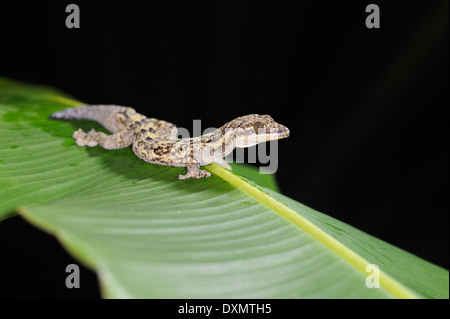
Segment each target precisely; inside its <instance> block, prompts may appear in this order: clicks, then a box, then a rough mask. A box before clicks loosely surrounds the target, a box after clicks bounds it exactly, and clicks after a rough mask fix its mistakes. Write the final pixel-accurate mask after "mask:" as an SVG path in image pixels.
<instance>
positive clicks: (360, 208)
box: [0, 0, 449, 297]
mask: <svg viewBox="0 0 450 319" xmlns="http://www.w3.org/2000/svg"><path fill="white" fill-rule="evenodd" d="M73 2H75V3H77V4H78V5H79V7H80V12H81V15H80V17H81V28H80V29H67V28H66V26H65V20H66V17H67V15H68V13H66V12H65V8H66V6H67V5H68V4H69V3H71V2H65V1H59V3H56V2H55V3H49V2H45V1H34V2H29V3H28V2H14V4H13V3H12V2H11V3H8V2H2V3H1V4H0V28H1V29H0V30H1V37H0V76H6V77H10V78H12V79H16V80H21V81H26V82H32V83H39V84H46V85H51V86H53V87H56V88H59V89H61V90H62V91H64V92H66V93H68V94H70V95H71V96H73V97H75V98H77V99H78V100H81V101H83V102H86V103H89V104H97V103H101V104H119V105H126V106H131V107H134V108H135V109H136V110H138V111H139V112H141V113H143V114H146V115H149V116H151V117H156V118H160V119H165V120H168V121H170V122H173V123H176V124H177V125H178V126H180V127H185V128H188V129H189V130H191V131H192V120H193V119H201V120H202V128H203V129H205V128H207V127H211V126H213V127H218V126H220V125H222V124H223V123H225V122H226V121H228V120H231V119H233V118H234V117H237V116H241V115H244V114H250V113H259V114H270V115H272V117H273V118H274V119H275V120H277V121H278V122H280V123H282V124H285V125H286V126H287V127H289V129H290V131H291V136H290V137H289V138H288V139H285V140H281V141H280V142H279V145H278V146H279V159H278V171H277V173H276V178H277V181H278V183H279V186H280V188H281V191H282V193H284V194H285V195H287V196H289V197H291V198H293V199H295V200H297V201H299V202H301V203H304V204H306V205H308V206H310V207H312V208H314V209H317V210H319V211H321V212H324V213H326V214H328V215H331V216H333V217H335V218H337V219H340V220H342V221H344V222H346V223H348V224H351V225H353V226H355V227H357V228H359V229H361V230H363V231H365V232H367V233H370V234H372V235H374V236H376V237H378V238H381V239H383V240H385V241H387V242H389V243H392V244H394V245H396V246H399V247H401V248H403V249H405V250H407V251H410V252H412V253H414V254H416V255H418V256H420V257H422V258H424V259H426V260H429V261H431V262H433V263H436V264H438V265H441V266H443V267H446V268H448V260H449V258H448V257H449V237H448V229H449V218H448V212H449V205H448V204H449V197H448V194H449V164H448V163H449V162H448V160H449V138H448V133H449V132H448V131H449V107H448V102H449V101H448V99H449V98H448V97H449V96H448V86H449V72H448V70H449V50H448V49H449V41H448V39H449V38H448V32H449V28H448V12H449V8H448V1H446V0H444V1H420V2H417V1H395V2H394V1H391V2H387V1H386V2H384V1H377V2H375V3H376V4H378V5H379V6H380V11H381V28H380V29H368V28H366V26H365V19H366V16H367V13H366V12H365V8H366V6H367V5H368V4H369V3H371V2H365V1H352V2H351V1H333V2H332V1H327V2H324V1H295V2H294V1H293V2H278V1H277V2H275V1H271V2H269V1H267V2H266V1H257V2H256V1H255V2H245V1H236V2H232V1H221V2H216V1H214V2H213V1H207V2H195V3H191V2H172V1H158V2H150V1H145V2H144V1H136V2H131V1H123V2H112V1H107V2H106V1H105V2H103V1H102V2H97V1H96V2H95V3H94V2H93V1H90V2H84V1H73ZM0 227H1V230H0V240H1V242H2V244H3V245H2V253H1V256H2V257H1V277H2V278H1V279H0V283H1V284H0V286H1V288H0V290H1V294H2V295H4V296H6V297H97V296H98V287H97V282H96V279H95V276H94V274H92V273H91V272H90V271H88V270H87V269H85V268H83V269H82V273H83V274H82V287H83V288H84V289H79V290H78V291H75V290H68V289H66V288H65V285H64V279H65V276H66V275H67V274H65V273H64V270H65V265H67V264H69V263H78V262H76V261H74V260H73V259H72V258H71V257H70V256H69V255H67V254H66V253H65V251H64V250H63V249H62V248H61V247H60V246H59V244H58V243H57V242H56V240H54V239H53V238H52V237H50V236H48V235H46V234H44V233H42V232H40V231H38V230H36V229H35V228H33V227H32V226H29V225H28V224H26V223H25V222H24V221H22V220H21V219H20V218H12V219H9V220H6V221H4V222H2V223H1V224H0Z"/></svg>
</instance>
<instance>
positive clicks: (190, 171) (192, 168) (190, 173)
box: [178, 164, 211, 180]
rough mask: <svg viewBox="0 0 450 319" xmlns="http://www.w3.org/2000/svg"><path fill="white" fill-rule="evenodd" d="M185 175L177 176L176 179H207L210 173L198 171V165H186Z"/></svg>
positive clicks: (202, 170)
mask: <svg viewBox="0 0 450 319" xmlns="http://www.w3.org/2000/svg"><path fill="white" fill-rule="evenodd" d="M186 168H187V173H186V175H178V179H179V180H182V179H187V178H202V177H209V176H211V173H210V172H208V171H205V170H204V169H200V164H187V165H186Z"/></svg>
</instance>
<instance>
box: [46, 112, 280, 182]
mask: <svg viewBox="0 0 450 319" xmlns="http://www.w3.org/2000/svg"><path fill="white" fill-rule="evenodd" d="M50 118H52V119H84V120H92V121H96V122H98V123H100V124H101V125H102V126H104V127H105V128H106V129H107V130H108V131H110V132H111V133H113V134H112V135H107V134H105V133H103V132H97V131H95V130H93V129H92V130H90V131H89V132H88V133H86V132H84V131H82V130H81V129H78V130H77V131H75V132H74V134H73V138H74V139H75V140H76V143H77V144H78V145H80V146H90V147H93V146H96V145H100V146H101V147H102V148H104V149H107V150H114V149H121V148H125V147H128V146H130V145H132V149H133V152H134V154H136V156H137V157H139V158H140V159H142V160H144V161H146V162H148V163H152V164H158V165H166V166H185V167H186V168H187V173H186V175H179V176H178V179H186V178H201V177H208V176H210V175H211V174H210V173H209V172H207V171H205V170H202V169H200V166H202V165H207V164H210V163H217V164H219V165H221V166H223V167H225V168H228V169H231V167H230V166H229V165H228V164H227V163H226V162H225V161H224V159H223V158H224V157H225V156H226V155H228V154H229V153H230V152H232V151H233V149H234V148H236V147H249V146H252V145H255V144H257V143H261V142H266V141H270V140H274V139H280V138H285V137H288V136H289V130H288V129H287V128H286V127H285V126H283V125H281V124H278V123H277V122H275V121H274V120H273V119H272V118H271V117H270V116H269V115H258V114H250V115H245V116H241V117H238V118H236V119H234V120H232V121H230V122H228V123H226V124H225V125H223V126H222V127H220V128H219V129H216V130H215V131H213V132H211V133H208V134H204V135H202V136H200V137H194V138H183V139H178V138H177V127H176V126H175V125H174V124H172V123H169V122H166V121H162V120H157V119H154V118H147V117H145V116H144V115H141V114H139V113H136V111H135V110H134V109H132V108H130V107H124V106H116V105H88V106H82V107H75V108H68V109H65V110H62V111H60V112H57V113H54V114H52V115H51V116H50Z"/></svg>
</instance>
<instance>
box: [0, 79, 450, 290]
mask: <svg viewBox="0 0 450 319" xmlns="http://www.w3.org/2000/svg"><path fill="white" fill-rule="evenodd" d="M81 104H82V103H81V102H77V101H75V100H72V99H70V98H69V97H67V96H64V95H63V94H61V93H59V92H57V91H55V90H53V89H50V88H43V87H37V86H30V85H24V84H19V83H16V82H12V81H9V80H5V79H0V218H6V217H9V216H13V215H14V212H19V214H21V215H22V216H23V217H24V218H25V219H26V220H27V221H29V222H30V223H32V224H34V225H37V226H38V227H40V228H42V229H43V230H45V231H47V232H49V233H51V234H53V235H54V236H56V237H57V238H58V239H59V240H60V242H61V243H62V245H63V246H64V247H65V248H66V249H67V250H68V251H69V252H70V253H72V254H73V255H74V256H75V257H76V258H77V259H78V260H79V261H80V262H82V263H84V264H86V265H87V266H88V267H90V268H92V269H93V270H94V271H96V272H97V274H98V276H99V280H100V283H101V287H102V293H103V295H104V296H105V297H113V298H116V297H123V298H129V297H130V298H134V297H139V298H141V297H154V298H165V297H170V298H218V297H224V298H227V297H230V298H241V297H242V298H265V297H270V298H415V297H419V298H421V297H426V298H448V288H449V286H448V271H447V270H445V269H442V268H440V267H438V266H436V265H433V264H431V263H429V262H427V261H425V260H423V259H420V258H418V257H416V256H414V255H412V254H409V253H407V252H405V251H403V250H401V249H399V248H397V247H394V246H392V245H390V244H387V243H385V242H383V241H381V240H379V239H376V238H374V237H372V236H370V235H368V234H365V233H363V232H361V231H359V230H357V229H355V228H353V227H351V226H349V225H346V224H344V223H342V222H340V221H338V220H336V219H334V218H332V217H329V216H327V215H324V214H322V213H319V212H317V211H315V210H313V209H311V208H309V207H306V206H304V205H302V204H300V203H298V202H296V201H294V200H292V199H289V198H287V197H285V196H283V195H281V194H279V193H278V192H277V191H276V189H277V188H276V184H275V182H274V180H273V177H270V176H263V177H261V175H259V173H258V171H257V169H255V168H249V167H248V166H245V165H238V164H234V165H233V168H234V170H235V171H237V172H239V174H236V173H235V172H230V171H227V170H225V169H223V168H222V167H220V166H218V165H216V164H212V165H209V166H207V167H206V168H207V169H208V170H209V171H210V172H211V173H212V176H211V177H210V178H207V179H200V180H186V181H178V180H177V176H178V175H179V174H182V173H183V172H184V171H185V169H184V168H176V167H164V166H157V165H151V164H148V163H145V162H143V161H141V160H139V159H138V158H136V156H134V154H133V153H132V152H131V150H130V149H129V148H127V149H123V150H117V151H106V150H103V149H101V148H98V147H95V148H84V147H78V146H77V145H76V144H75V143H74V141H73V139H72V138H71V135H72V132H73V131H74V130H75V129H77V128H78V127H81V128H83V129H85V130H89V129H90V128H93V127H94V128H96V129H99V127H98V125H96V124H95V123H91V122H86V121H72V122H64V121H52V120H49V119H48V116H49V115H50V114H51V113H53V112H55V111H58V110H60V109H63V108H66V107H70V106H76V105H81ZM169 120H170V119H169ZM286 143H287V142H286ZM255 181H257V182H255ZM369 264H376V265H377V266H378V267H379V270H380V288H367V287H366V278H367V276H368V275H369V274H370V273H367V272H366V270H367V266H368V265H369Z"/></svg>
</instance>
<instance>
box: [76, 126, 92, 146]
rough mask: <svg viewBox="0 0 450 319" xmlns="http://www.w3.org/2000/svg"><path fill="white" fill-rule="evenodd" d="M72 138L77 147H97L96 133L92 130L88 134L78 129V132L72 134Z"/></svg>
mask: <svg viewBox="0 0 450 319" xmlns="http://www.w3.org/2000/svg"><path fill="white" fill-rule="evenodd" d="M72 137H73V138H74V139H75V140H76V143H77V145H79V146H90V147H93V146H97V145H98V137H97V132H96V131H95V130H94V129H92V130H90V131H89V132H88V133H86V132H84V131H83V130H82V129H78V131H75V132H74V133H73V135H72Z"/></svg>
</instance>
